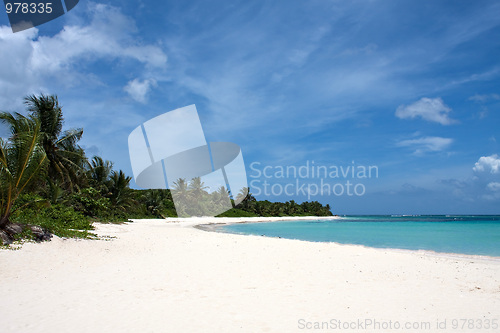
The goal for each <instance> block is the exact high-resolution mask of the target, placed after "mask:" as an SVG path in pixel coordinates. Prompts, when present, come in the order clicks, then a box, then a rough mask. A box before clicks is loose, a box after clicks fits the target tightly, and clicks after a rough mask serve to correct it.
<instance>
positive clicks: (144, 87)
mask: <svg viewBox="0 0 500 333" xmlns="http://www.w3.org/2000/svg"><path fill="white" fill-rule="evenodd" d="M155 86H156V81H155V80H154V79H146V80H143V81H140V80H139V79H134V80H131V81H129V82H128V83H127V85H126V86H125V87H124V88H123V89H124V90H125V91H126V92H127V93H128V94H129V95H130V97H132V98H133V99H135V100H136V101H137V102H140V103H146V97H147V94H148V92H149V91H150V90H151V87H155Z"/></svg>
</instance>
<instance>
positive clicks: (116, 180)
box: [109, 170, 133, 210]
mask: <svg viewBox="0 0 500 333" xmlns="http://www.w3.org/2000/svg"><path fill="white" fill-rule="evenodd" d="M131 180H132V177H129V176H126V175H125V173H124V172H123V171H122V170H120V171H118V172H116V171H112V172H111V177H110V183H111V184H110V188H109V191H110V199H111V203H112V204H113V205H114V206H115V207H116V208H119V209H121V210H125V208H127V207H129V206H130V205H131V204H132V202H133V200H132V197H131V191H130V187H129V184H130V181H131Z"/></svg>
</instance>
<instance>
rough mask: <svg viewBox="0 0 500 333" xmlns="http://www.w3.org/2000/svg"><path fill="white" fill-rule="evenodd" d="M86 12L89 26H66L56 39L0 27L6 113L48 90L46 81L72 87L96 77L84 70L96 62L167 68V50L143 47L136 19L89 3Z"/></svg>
mask: <svg viewBox="0 0 500 333" xmlns="http://www.w3.org/2000/svg"><path fill="white" fill-rule="evenodd" d="M88 10H89V16H90V17H91V19H90V22H88V23H81V22H78V23H75V24H71V25H66V26H64V28H63V29H62V30H61V31H60V32H58V33H57V34H55V35H53V36H40V35H39V30H38V29H36V28H32V29H29V30H26V31H23V32H18V33H15V34H13V33H12V31H11V29H10V28H9V27H7V26H0V58H1V59H2V61H1V62H0V106H1V107H2V109H10V108H13V107H14V108H15V107H19V106H20V105H19V100H20V99H21V97H22V96H24V95H26V94H29V93H40V92H47V91H46V90H47V89H46V84H47V82H48V80H51V81H52V82H51V83H52V84H53V83H59V84H63V85H68V84H76V83H75V82H78V80H79V79H82V78H83V79H87V80H88V79H89V78H92V76H93V74H92V73H91V72H90V73H89V71H88V68H85V66H86V64H90V63H94V62H97V61H101V60H105V61H110V60H111V61H113V60H122V61H123V60H133V61H136V62H139V63H140V64H141V65H142V66H140V67H139V68H142V69H143V72H147V71H150V72H153V71H154V72H158V69H160V68H165V66H166V61H167V56H166V54H165V53H164V52H163V50H162V49H161V48H160V47H158V46H156V45H152V44H141V42H140V40H138V39H137V38H136V35H135V34H136V30H137V29H136V27H135V23H134V21H133V20H132V19H130V18H129V17H127V16H125V15H123V14H122V13H121V12H120V10H119V9H117V8H115V7H112V6H108V5H102V4H93V3H90V4H89V6H88ZM81 68H85V70H81ZM14 100H15V101H16V102H13V101H14Z"/></svg>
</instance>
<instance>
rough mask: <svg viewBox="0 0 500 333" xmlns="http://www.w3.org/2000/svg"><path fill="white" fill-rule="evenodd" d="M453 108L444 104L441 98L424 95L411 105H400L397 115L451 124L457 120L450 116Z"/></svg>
mask: <svg viewBox="0 0 500 333" xmlns="http://www.w3.org/2000/svg"><path fill="white" fill-rule="evenodd" d="M450 112H451V109H450V108H449V107H448V106H447V105H446V104H444V102H443V100H442V99H441V98H427V97H423V98H421V99H420V100H418V101H416V102H415V103H413V104H410V105H400V106H399V107H398V108H397V110H396V117H398V118H401V119H414V118H419V117H420V118H422V119H424V120H427V121H432V122H436V123H439V124H441V125H451V124H454V123H456V122H457V121H456V120H454V119H451V118H449V116H448V114H449V113H450Z"/></svg>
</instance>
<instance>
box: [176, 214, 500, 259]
mask: <svg viewBox="0 0 500 333" xmlns="http://www.w3.org/2000/svg"><path fill="white" fill-rule="evenodd" d="M168 219H170V218H168ZM172 219H176V218H172ZM199 219H207V220H208V219H228V220H224V222H219V221H217V222H211V221H204V222H203V223H201V224H196V225H193V227H194V228H196V229H199V230H203V231H207V232H218V233H226V234H232V235H239V236H256V237H267V238H274V239H288V240H294V241H301V242H311V243H332V244H336V245H340V246H354V247H362V248H368V249H375V250H387V251H395V252H403V253H415V254H421V255H429V256H435V257H446V258H450V259H454V258H462V259H475V260H484V261H493V262H500V256H488V255H480V254H466V253H455V252H437V251H433V250H423V249H418V250H413V249H401V248H395V247H394V248H393V247H373V246H367V245H363V244H351V243H338V242H333V241H330V242H325V241H308V240H302V239H295V238H285V237H273V236H266V235H250V234H238V233H230V232H225V231H221V230H220V229H219V227H220V226H224V225H231V224H240V223H266V222H275V221H307V220H341V219H342V217H340V216H290V217H254V218H251V217H250V218H243V217H241V218H240V217H236V218H233V217H230V218H225V217H212V218H209V217H200V218H199ZM243 219H255V220H253V221H248V220H245V221H243ZM172 222H177V221H172ZM179 222H182V221H179Z"/></svg>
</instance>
